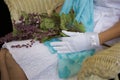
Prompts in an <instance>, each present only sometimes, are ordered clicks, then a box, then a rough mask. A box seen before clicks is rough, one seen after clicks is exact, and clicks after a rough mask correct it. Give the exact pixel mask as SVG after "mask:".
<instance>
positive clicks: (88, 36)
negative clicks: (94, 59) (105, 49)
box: [50, 31, 100, 53]
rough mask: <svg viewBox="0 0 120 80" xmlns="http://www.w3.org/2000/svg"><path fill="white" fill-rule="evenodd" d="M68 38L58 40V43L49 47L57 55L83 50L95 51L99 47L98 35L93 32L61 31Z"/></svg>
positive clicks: (52, 43) (53, 43)
mask: <svg viewBox="0 0 120 80" xmlns="http://www.w3.org/2000/svg"><path fill="white" fill-rule="evenodd" d="M62 32H63V33H64V34H66V35H67V36H69V37H61V38H59V39H60V40H61V41H60V42H51V43H50V44H51V46H52V47H53V48H54V49H55V50H56V51H57V53H71V52H78V51H83V50H90V49H95V48H96V47H98V46H99V45H100V43H99V37H98V33H95V32H86V33H79V32H69V31H62Z"/></svg>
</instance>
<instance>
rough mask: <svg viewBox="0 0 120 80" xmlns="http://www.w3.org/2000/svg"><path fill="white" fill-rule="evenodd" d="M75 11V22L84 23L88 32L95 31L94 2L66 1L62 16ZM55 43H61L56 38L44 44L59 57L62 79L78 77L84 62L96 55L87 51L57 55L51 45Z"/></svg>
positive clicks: (82, 0) (92, 51) (59, 69)
mask: <svg viewBox="0 0 120 80" xmlns="http://www.w3.org/2000/svg"><path fill="white" fill-rule="evenodd" d="M71 9H73V10H74V13H75V15H76V17H75V20H77V21H78V22H82V23H83V24H84V26H85V29H86V32H92V31H93V24H94V23H93V0H65V2H64V5H63V7H62V10H61V12H60V14H62V13H65V14H69V12H70V10H71ZM53 41H59V40H58V39H56V38H54V39H51V40H49V41H46V42H45V43H44V44H45V45H46V46H47V47H48V48H49V50H50V51H51V53H52V54H53V55H54V54H57V55H58V74H59V77H60V78H69V77H71V76H73V75H76V74H77V73H78V71H79V70H80V68H81V65H82V62H83V61H84V60H85V59H86V58H87V57H89V56H92V55H93V54H94V53H95V50H85V51H80V52H74V53H66V54H62V53H57V52H56V51H55V50H54V49H53V48H52V47H51V45H50V43H51V42H53Z"/></svg>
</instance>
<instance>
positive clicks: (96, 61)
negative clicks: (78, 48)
mask: <svg viewBox="0 0 120 80" xmlns="http://www.w3.org/2000/svg"><path fill="white" fill-rule="evenodd" d="M118 73H120V42H119V43H117V44H115V45H114V46H113V47H111V48H108V49H106V50H103V51H100V52H98V53H96V54H95V55H94V56H92V57H89V58H87V59H86V60H85V61H84V63H83V66H82V69H81V71H80V73H79V74H78V76H79V80H85V78H86V77H87V76H91V75H97V76H99V77H101V78H103V79H111V78H115V80H119V79H118V76H117V75H118ZM88 80H89V79H88ZM96 80H98V79H96Z"/></svg>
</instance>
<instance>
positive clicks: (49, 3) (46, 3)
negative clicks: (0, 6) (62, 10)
mask: <svg viewBox="0 0 120 80" xmlns="http://www.w3.org/2000/svg"><path fill="white" fill-rule="evenodd" d="M4 1H5V3H6V4H7V5H8V8H9V11H10V14H11V18H12V20H13V19H14V20H18V19H19V17H20V15H21V12H22V11H24V12H26V13H33V12H34V13H45V12H46V11H51V10H52V9H54V8H55V7H56V6H59V5H60V4H62V3H63V2H64V0H4Z"/></svg>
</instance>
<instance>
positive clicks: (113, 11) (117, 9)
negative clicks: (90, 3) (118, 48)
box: [94, 0, 120, 45]
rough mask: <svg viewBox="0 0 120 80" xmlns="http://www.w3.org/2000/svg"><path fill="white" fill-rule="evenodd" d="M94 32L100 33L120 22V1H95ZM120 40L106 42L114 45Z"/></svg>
mask: <svg viewBox="0 0 120 80" xmlns="http://www.w3.org/2000/svg"><path fill="white" fill-rule="evenodd" d="M94 4H95V6H94V23H95V24H94V32H97V33H100V32H103V31H105V30H107V29H109V28H110V27H112V26H113V25H114V24H115V23H116V22H118V21H119V20H120V0H94ZM118 41H120V38H117V39H114V40H111V41H108V42H106V43H107V44H109V45H112V44H114V43H116V42H118Z"/></svg>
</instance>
